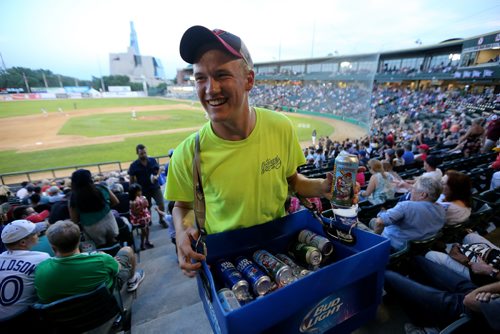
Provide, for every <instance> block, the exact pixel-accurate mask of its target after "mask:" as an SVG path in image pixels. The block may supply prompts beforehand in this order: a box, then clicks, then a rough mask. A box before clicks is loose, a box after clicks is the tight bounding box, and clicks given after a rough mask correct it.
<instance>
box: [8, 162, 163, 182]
mask: <svg viewBox="0 0 500 334" xmlns="http://www.w3.org/2000/svg"><path fill="white" fill-rule="evenodd" d="M167 157H168V155H160V156H156V157H152V158H154V159H156V161H157V162H158V164H160V159H162V158H167ZM125 163H128V161H118V160H117V161H105V162H97V163H90V164H78V165H71V166H61V167H54V168H43V169H35V170H29V171H20V172H12V173H3V174H0V182H1V184H2V185H7V184H13V183H8V182H6V181H5V180H6V178H8V177H16V176H22V175H24V176H26V178H27V179H28V182H33V181H38V180H40V179H36V178H35V179H34V178H32V176H33V174H41V173H50V174H51V175H52V178H64V177H69V176H71V174H69V173H68V174H67V175H63V176H56V172H57V171H64V170H77V169H80V168H85V167H97V170H98V173H102V167H103V166H106V165H118V169H119V171H120V172H122V171H123V166H122V164H125ZM127 168H128V167H127ZM23 181H26V179H24V180H23ZM19 183H20V182H19Z"/></svg>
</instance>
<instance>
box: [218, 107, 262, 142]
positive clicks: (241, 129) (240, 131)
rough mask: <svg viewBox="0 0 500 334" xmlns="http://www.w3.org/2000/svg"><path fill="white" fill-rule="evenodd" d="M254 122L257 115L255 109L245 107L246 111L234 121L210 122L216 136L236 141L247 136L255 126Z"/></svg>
mask: <svg viewBox="0 0 500 334" xmlns="http://www.w3.org/2000/svg"><path fill="white" fill-rule="evenodd" d="M256 123H257V115H256V112H255V109H254V108H250V107H247V111H246V112H245V113H244V114H243V115H242V117H240V118H238V119H237V120H236V121H235V122H233V121H227V122H222V123H214V122H211V126H212V130H213V131H214V132H215V134H216V135H217V136H218V137H220V138H222V139H224V140H230V141H238V140H243V139H246V138H248V136H250V134H251V133H252V131H253V129H254V128H255V124H256Z"/></svg>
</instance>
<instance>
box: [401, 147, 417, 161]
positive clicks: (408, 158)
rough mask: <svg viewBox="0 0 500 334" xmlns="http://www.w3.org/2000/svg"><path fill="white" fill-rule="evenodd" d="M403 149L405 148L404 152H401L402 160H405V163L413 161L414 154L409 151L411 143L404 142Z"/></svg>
mask: <svg viewBox="0 0 500 334" xmlns="http://www.w3.org/2000/svg"><path fill="white" fill-rule="evenodd" d="M404 150H405V152H404V153H403V160H404V161H405V165H410V164H412V163H413V162H415V156H414V155H413V152H412V151H411V144H410V143H405V144H404Z"/></svg>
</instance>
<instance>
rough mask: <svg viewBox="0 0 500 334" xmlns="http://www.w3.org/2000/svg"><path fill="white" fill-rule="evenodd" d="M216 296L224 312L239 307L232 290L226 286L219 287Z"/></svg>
mask: <svg viewBox="0 0 500 334" xmlns="http://www.w3.org/2000/svg"><path fill="white" fill-rule="evenodd" d="M217 296H218V297H219V301H220V303H221V305H222V308H223V309H224V310H225V311H226V312H231V311H234V310H236V309H238V308H240V307H241V305H240V302H239V301H238V299H237V298H236V295H235V294H234V292H233V291H232V290H229V289H228V288H223V289H220V290H219V291H218V292H217Z"/></svg>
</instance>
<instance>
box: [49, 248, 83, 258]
mask: <svg viewBox="0 0 500 334" xmlns="http://www.w3.org/2000/svg"><path fill="white" fill-rule="evenodd" d="M55 254H56V257H68V256H72V255H75V254H80V249H78V248H77V249H75V250H73V251H71V252H61V251H59V250H56V251H55Z"/></svg>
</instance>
